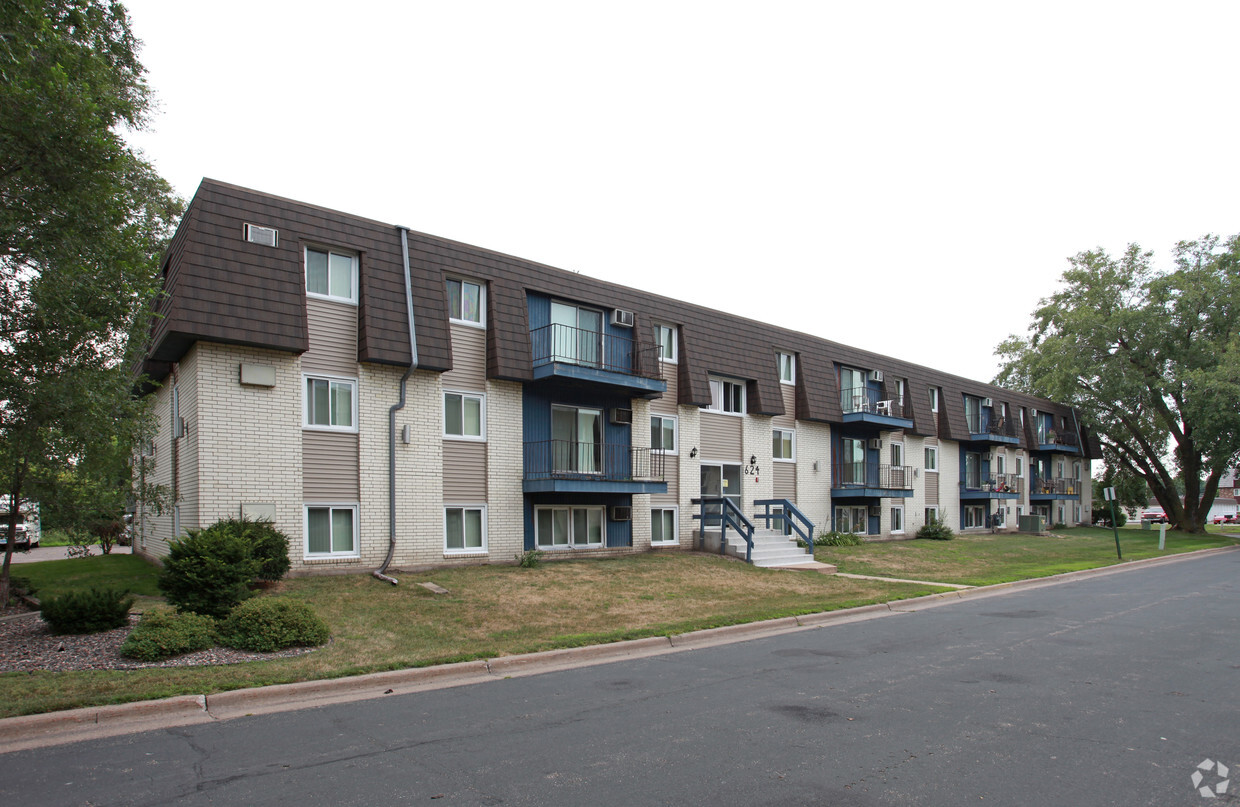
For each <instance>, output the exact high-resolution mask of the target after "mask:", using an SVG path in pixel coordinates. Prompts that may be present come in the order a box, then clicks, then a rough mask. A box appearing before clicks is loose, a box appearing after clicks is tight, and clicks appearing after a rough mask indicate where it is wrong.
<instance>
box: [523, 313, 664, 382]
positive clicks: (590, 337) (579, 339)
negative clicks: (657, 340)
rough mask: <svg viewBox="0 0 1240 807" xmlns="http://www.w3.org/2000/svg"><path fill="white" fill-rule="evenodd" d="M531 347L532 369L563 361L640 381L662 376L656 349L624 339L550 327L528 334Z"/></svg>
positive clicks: (594, 332) (568, 327)
mask: <svg viewBox="0 0 1240 807" xmlns="http://www.w3.org/2000/svg"><path fill="white" fill-rule="evenodd" d="M530 347H531V350H532V353H533V362H534V366H535V367H539V366H541V365H544V364H550V363H552V362H562V363H564V364H577V365H580V366H582V367H593V368H595V369H598V370H606V371H607V372H610V373H623V374H624V375H631V376H640V377H642V378H660V377H661V376H660V375H659V348H658V346H657V345H646V346H641V345H638V344H637V343H636V342H635V341H634V340H632V339H627V338H625V337H623V336H609V335H606V334H602V333H599V332H598V331H590V330H586V329H584V328H574V327H573V326H571V325H558V324H553V325H546V326H543V327H542V328H535V329H534V330H533V331H531V332H530Z"/></svg>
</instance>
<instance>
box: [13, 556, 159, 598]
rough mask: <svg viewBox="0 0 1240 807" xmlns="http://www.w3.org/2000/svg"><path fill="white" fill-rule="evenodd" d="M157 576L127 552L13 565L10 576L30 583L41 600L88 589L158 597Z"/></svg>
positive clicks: (153, 569)
mask: <svg viewBox="0 0 1240 807" xmlns="http://www.w3.org/2000/svg"><path fill="white" fill-rule="evenodd" d="M158 572H159V569H158V568H157V567H156V566H154V565H152V564H150V563H148V562H146V561H145V560H143V559H142V558H141V557H139V556H137V555H131V554H130V553H129V550H128V549H126V550H125V551H124V554H112V555H96V556H94V557H90V558H74V559H71V560H47V561H42V562H40V563H21V564H17V563H14V564H13V565H12V566H11V567H10V572H9V574H11V575H12V576H14V577H25V578H27V579H29V580H30V582H31V584H32V585H33V586H34V587H35V590H36V596H38V597H40V598H42V597H47V596H51V595H53V594H64V593H67V592H69V591H82V590H85V589H90V588H113V589H125V590H128V591H129V592H130V593H131V594H137V595H140V596H146V597H158V596H159V589H158V588H157V587H156V585H155V576H156V575H157V574H158Z"/></svg>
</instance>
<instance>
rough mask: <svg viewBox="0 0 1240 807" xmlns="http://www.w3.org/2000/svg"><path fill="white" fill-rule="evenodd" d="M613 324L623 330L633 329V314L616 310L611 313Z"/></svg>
mask: <svg viewBox="0 0 1240 807" xmlns="http://www.w3.org/2000/svg"><path fill="white" fill-rule="evenodd" d="M611 324H612V325H619V326H620V327H621V328H632V327H633V312H632V311H624V310H622V309H619V308H617V309H615V310H613V311H612V312H611Z"/></svg>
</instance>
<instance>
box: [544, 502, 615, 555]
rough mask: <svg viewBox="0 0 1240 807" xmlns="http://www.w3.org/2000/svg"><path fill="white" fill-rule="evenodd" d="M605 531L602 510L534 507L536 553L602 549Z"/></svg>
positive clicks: (603, 512)
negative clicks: (553, 550)
mask: <svg viewBox="0 0 1240 807" xmlns="http://www.w3.org/2000/svg"><path fill="white" fill-rule="evenodd" d="M606 531H607V511H606V508H604V507H601V506H599V507H593V506H587V507H535V508H534V542H535V543H536V544H537V546H538V548H539V549H572V548H574V547H578V548H585V547H592V546H602V545H603V535H604V533H606Z"/></svg>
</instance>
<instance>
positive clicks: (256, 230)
mask: <svg viewBox="0 0 1240 807" xmlns="http://www.w3.org/2000/svg"><path fill="white" fill-rule="evenodd" d="M245 240H246V241H249V242H250V243H251V244H262V245H263V246H265V247H274V246H278V245H279V243H280V234H279V232H277V231H276V229H275V228H274V227H260V226H259V225H257V224H247V225H245Z"/></svg>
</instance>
